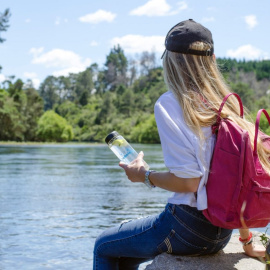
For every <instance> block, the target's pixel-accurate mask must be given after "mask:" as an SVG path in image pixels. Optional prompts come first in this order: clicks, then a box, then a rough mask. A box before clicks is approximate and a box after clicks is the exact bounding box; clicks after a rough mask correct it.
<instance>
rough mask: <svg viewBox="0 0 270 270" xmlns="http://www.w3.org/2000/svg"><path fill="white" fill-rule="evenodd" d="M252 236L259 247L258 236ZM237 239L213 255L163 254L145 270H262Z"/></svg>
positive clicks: (233, 237)
mask: <svg viewBox="0 0 270 270" xmlns="http://www.w3.org/2000/svg"><path fill="white" fill-rule="evenodd" d="M253 235H254V236H255V237H254V242H255V244H258V245H259V244H260V241H259V236H258V234H257V233H253ZM238 238H239V235H237V234H234V235H233V236H232V238H231V240H230V242H229V244H228V245H227V246H226V247H225V248H224V250H222V251H220V252H219V253H217V254H215V255H209V256H201V257H188V256H175V255H170V254H167V253H163V254H161V255H159V256H157V257H156V258H155V259H154V260H153V262H152V263H151V264H149V265H148V266H146V268H145V270H191V269H192V270H194V269H200V270H217V269H218V270H233V269H241V270H264V269H265V265H264V264H263V263H262V262H260V261H259V260H258V259H254V258H250V257H248V256H246V255H245V254H244V253H243V249H242V245H241V244H240V243H239V241H238Z"/></svg>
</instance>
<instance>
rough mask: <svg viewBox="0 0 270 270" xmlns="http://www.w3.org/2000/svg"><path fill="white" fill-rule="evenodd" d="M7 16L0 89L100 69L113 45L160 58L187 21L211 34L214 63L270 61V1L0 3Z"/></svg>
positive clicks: (133, 55)
mask: <svg viewBox="0 0 270 270" xmlns="http://www.w3.org/2000/svg"><path fill="white" fill-rule="evenodd" d="M6 8H10V10H11V13H12V15H11V18H10V28H9V29H8V31H7V32H4V33H1V37H3V38H5V39H6V41H5V42H4V43H2V44H0V65H1V66H2V67H3V69H2V73H1V74H0V82H1V81H3V80H5V78H7V77H8V76H10V75H15V76H16V78H21V79H23V81H26V80H27V79H31V80H32V81H33V83H34V85H35V86H36V87H38V85H39V84H40V82H42V81H43V80H44V79H45V78H46V76H49V75H54V76H59V75H68V73H69V72H74V73H76V72H80V71H83V70H85V68H86V67H88V66H89V65H91V64H93V63H98V64H99V66H100V68H102V67H103V64H104V63H105V59H106V55H108V54H109V52H110V49H111V48H112V47H113V46H114V45H115V44H117V43H119V44H120V45H121V46H122V48H123V49H124V51H125V54H126V56H127V57H128V58H136V57H138V55H139V54H140V53H141V52H143V51H150V52H152V51H155V52H156V54H157V56H158V57H159V56H160V55H161V54H162V52H163V50H164V38H165V36H166V34H167V32H168V30H169V29H170V28H171V27H172V26H173V25H175V24H176V23H178V22H180V21H182V20H186V19H189V18H192V19H194V20H195V21H197V22H200V23H202V24H203V25H204V26H206V27H207V28H209V29H210V30H211V32H212V34H213V38H214V43H215V53H216V56H217V57H233V58H237V59H243V58H245V59H247V60H249V59H251V60H262V59H270V30H269V28H270V16H269V10H270V1H269V0H260V1H250V0H223V1H214V0H204V1H199V0H184V1H182V0H150V1H148V0H136V1H133V0H130V1H127V0H126V1H124V0H99V1H97V0H88V1H86V0H77V1H73V0H71V1H68V0H66V1H63V0H54V1H52V0H47V1H37V0H21V1H19V0H0V12H3V11H4V10H5V9H6Z"/></svg>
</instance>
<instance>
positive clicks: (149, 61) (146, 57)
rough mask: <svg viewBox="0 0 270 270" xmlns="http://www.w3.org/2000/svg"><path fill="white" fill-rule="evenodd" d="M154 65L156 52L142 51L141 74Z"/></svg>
mask: <svg viewBox="0 0 270 270" xmlns="http://www.w3.org/2000/svg"><path fill="white" fill-rule="evenodd" d="M155 67H156V54H155V53H154V52H152V53H149V52H147V51H146V52H143V53H142V55H141V58H140V70H141V75H147V74H148V73H149V71H150V70H151V69H154V68H155Z"/></svg>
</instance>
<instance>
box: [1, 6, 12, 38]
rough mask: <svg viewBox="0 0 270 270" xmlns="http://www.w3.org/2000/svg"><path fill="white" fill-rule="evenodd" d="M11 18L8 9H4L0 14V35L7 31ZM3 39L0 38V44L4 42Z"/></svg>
mask: <svg viewBox="0 0 270 270" xmlns="http://www.w3.org/2000/svg"><path fill="white" fill-rule="evenodd" d="M10 16H11V13H10V11H9V9H6V10H5V11H4V12H3V13H0V33H1V32H5V31H7V29H8V28H9V24H8V22H9V18H10ZM4 41H5V39H3V38H1V37H0V43H2V42H4Z"/></svg>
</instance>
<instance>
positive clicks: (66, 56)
mask: <svg viewBox="0 0 270 270" xmlns="http://www.w3.org/2000/svg"><path fill="white" fill-rule="evenodd" d="M30 53H32V54H33V60H32V63H33V64H40V65H44V66H45V67H46V68H56V70H55V71H54V72H53V75H54V76H60V75H63V76H67V75H68V74H69V73H77V72H80V71H83V70H85V69H86V68H87V67H88V66H89V65H90V63H91V60H90V59H89V58H85V59H82V58H81V57H80V56H79V55H78V54H76V53H74V52H72V51H68V50H62V49H53V50H51V51H49V52H46V53H43V50H40V49H35V48H32V49H31V50H30Z"/></svg>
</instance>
